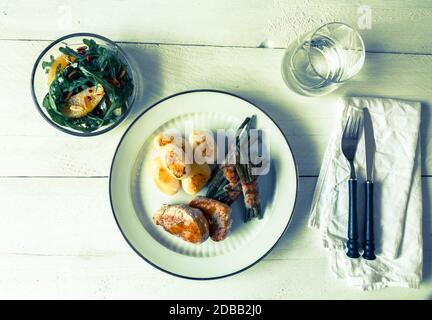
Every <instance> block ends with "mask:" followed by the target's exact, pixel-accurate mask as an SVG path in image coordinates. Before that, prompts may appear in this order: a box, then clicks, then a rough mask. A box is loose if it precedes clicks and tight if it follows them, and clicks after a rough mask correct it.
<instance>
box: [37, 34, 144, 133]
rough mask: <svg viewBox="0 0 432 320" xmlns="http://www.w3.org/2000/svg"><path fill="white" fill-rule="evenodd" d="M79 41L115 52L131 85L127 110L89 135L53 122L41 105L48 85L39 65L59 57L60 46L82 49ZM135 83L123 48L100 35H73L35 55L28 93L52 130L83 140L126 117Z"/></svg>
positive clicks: (56, 41) (130, 105) (131, 64)
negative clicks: (91, 43) (88, 41)
mask: <svg viewBox="0 0 432 320" xmlns="http://www.w3.org/2000/svg"><path fill="white" fill-rule="evenodd" d="M83 39H89V40H90V39H93V40H94V41H95V42H96V43H97V44H99V45H101V46H104V47H106V48H107V49H110V50H113V51H116V52H117V53H118V56H119V58H120V60H121V62H122V63H123V64H124V65H125V67H126V71H127V73H128V75H129V77H130V78H131V79H132V84H133V91H132V94H131V95H130V97H129V98H128V108H127V109H126V110H125V111H124V112H123V114H121V115H120V116H118V117H117V118H116V119H115V120H114V121H113V122H111V123H109V124H106V125H103V126H101V127H99V128H98V129H96V130H94V131H89V132H83V131H80V130H77V129H73V128H71V127H68V126H63V125H60V124H58V123H56V122H54V120H53V119H52V118H51V116H50V115H49V113H48V111H47V110H46V109H45V107H44V106H43V99H44V97H45V95H46V94H47V92H48V90H49V85H48V78H47V76H48V75H47V73H46V72H45V70H44V69H43V68H42V62H43V61H50V56H51V55H52V56H54V58H55V57H57V56H59V55H60V54H61V52H60V51H59V48H60V47H64V46H69V47H70V48H72V49H77V48H79V47H81V46H83ZM138 80H139V77H138V75H137V72H136V68H135V67H134V66H133V61H132V60H131V59H130V58H129V57H128V55H127V54H126V53H125V52H124V51H123V49H122V48H120V47H119V46H118V45H117V44H116V43H114V42H113V41H111V40H109V39H107V38H105V37H103V36H100V35H97V34H94V33H74V34H69V35H66V36H63V37H61V38H59V39H57V40H55V41H54V42H52V43H51V44H50V45H49V46H48V47H46V48H45V49H44V50H43V51H42V53H41V54H40V55H39V57H38V58H37V60H36V62H35V64H34V66H33V71H32V75H31V93H32V97H33V101H34V103H35V105H36V107H37V109H38V111H39V113H40V114H41V115H42V117H43V118H44V119H45V120H46V121H48V123H49V124H51V125H52V126H53V127H55V128H57V129H59V130H60V131H63V132H65V133H68V134H72V135H75V136H84V137H85V136H95V135H100V134H102V133H105V132H107V131H109V130H111V129H113V128H114V127H116V126H117V125H118V124H119V123H120V122H122V121H123V120H124V119H125V118H126V117H127V115H128V114H129V112H130V111H131V109H132V107H133V103H134V101H135V98H136V95H137V90H138V87H139V85H140V84H139V83H138Z"/></svg>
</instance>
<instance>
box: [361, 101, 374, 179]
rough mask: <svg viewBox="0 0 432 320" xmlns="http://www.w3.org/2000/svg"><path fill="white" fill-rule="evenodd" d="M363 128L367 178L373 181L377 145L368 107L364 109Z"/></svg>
mask: <svg viewBox="0 0 432 320" xmlns="http://www.w3.org/2000/svg"><path fill="white" fill-rule="evenodd" d="M363 130H364V138H365V139H364V140H365V154H366V178H367V180H368V181H373V171H374V162H375V149H376V145H375V137H374V131H373V126H372V119H371V116H370V113H369V109H368V108H364V109H363Z"/></svg>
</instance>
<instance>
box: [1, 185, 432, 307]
mask: <svg viewBox="0 0 432 320" xmlns="http://www.w3.org/2000/svg"><path fill="white" fill-rule="evenodd" d="M315 182H316V179H315V178H302V179H300V189H299V198H298V205H297V207H296V210H295V213H294V216H293V220H292V224H291V226H290V227H289V229H288V231H287V233H286V234H285V236H284V237H283V238H282V240H281V242H280V243H279V244H278V245H277V247H276V248H275V249H274V251H273V252H272V253H271V254H270V255H269V256H268V257H267V258H265V260H263V261H261V262H260V263H258V264H257V265H256V266H254V267H252V268H251V269H249V270H247V271H245V272H243V273H241V274H238V275H236V276H233V277H230V278H227V279H221V280H215V281H207V282H206V281H190V280H184V279H178V278H175V277H173V276H170V275H167V274H165V273H163V272H161V271H159V270H157V269H155V268H153V267H151V266H150V265H148V264H147V263H146V262H145V261H143V260H142V259H141V258H139V257H138V256H137V255H136V254H135V253H134V252H133V251H132V249H130V248H129V247H128V245H127V244H126V242H125V241H124V240H123V239H122V236H121V235H120V232H119V231H118V230H117V226H116V225H115V222H114V219H113V217H112V213H111V209H110V206H109V199H108V194H107V187H108V179H107V178H100V179H94V178H92V179H86V178H62V179H60V178H42V179H41V178H0V194H1V195H2V201H1V202H0V212H1V215H2V223H1V224H0V298H8V299H9V298H21V299H22V298H61V299H66V298H97V299H104V298H106V299H111V298H123V299H124V298H130V299H135V298H144V299H145V298H147V299H158V298H165V299H179V298H182V299H217V298H224V299H253V298H255V299H269V298H271V299H286V298H290V299H298V298H306V299H318V298H321V299H331V298H335V299H390V298H391V299H426V298H431V296H430V293H431V291H432V264H431V261H432V250H431V249H432V247H431V245H432V241H431V240H432V224H431V214H432V213H431V212H432V210H431V208H432V202H431V198H432V179H431V178H424V179H423V184H424V186H425V188H424V198H425V201H424V203H425V208H424V212H425V219H424V222H425V223H424V237H425V238H424V241H425V249H426V252H425V257H424V258H425V266H424V274H425V279H424V281H423V283H422V285H421V288H420V289H418V290H406V289H386V290H378V291H374V292H362V291H360V290H357V289H350V288H348V287H347V285H346V284H345V282H344V281H342V280H336V279H335V278H334V277H333V276H332V275H331V273H330V270H329V264H328V260H327V254H326V252H325V251H324V250H323V249H322V248H320V241H319V239H318V235H317V233H316V232H314V231H313V230H311V229H308V228H307V215H308V211H309V206H310V201H311V195H312V192H313V188H314V185H315ZM185 287H188V290H186V291H185V290H184V288H185Z"/></svg>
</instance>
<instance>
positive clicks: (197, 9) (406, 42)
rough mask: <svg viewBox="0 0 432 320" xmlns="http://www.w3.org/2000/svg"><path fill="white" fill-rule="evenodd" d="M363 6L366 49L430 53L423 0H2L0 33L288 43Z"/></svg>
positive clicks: (430, 11)
mask: <svg viewBox="0 0 432 320" xmlns="http://www.w3.org/2000/svg"><path fill="white" fill-rule="evenodd" d="M362 5H363V6H364V5H366V6H367V7H366V9H364V8H365V7H361V6H362ZM368 8H370V13H371V22H372V27H371V29H370V30H369V29H364V30H362V31H361V34H362V36H363V37H364V39H365V43H366V46H367V49H368V50H369V51H375V52H377V51H379V52H383V51H384V52H405V53H406V52H409V53H432V44H431V42H430V37H431V30H430V23H429V22H430V19H431V18H432V3H431V2H430V1H421V0H416V1H397V0H392V1H385V2H383V1H380V0H369V1H367V2H363V1H349V2H347V1H343V0H330V1H329V0H314V1H304V0H294V1H283V0H273V1H267V0H261V1H250V0H241V1H229V0H211V1H208V0H194V1H181V0H146V1H140V0H133V1H110V2H109V3H107V2H106V1H102V0H93V1H85V0H77V1H74V2H65V1H52V0H44V1H37V2H35V1H25V0H19V1H2V2H1V3H0V38H1V39H55V38H58V37H60V36H62V35H64V34H68V33H72V32H79V31H91V32H95V33H99V34H103V35H106V36H108V37H110V38H112V39H114V40H121V41H144V42H151V43H176V44H198V45H222V46H248V47H256V46H258V45H259V44H260V43H262V42H263V41H264V40H266V39H271V40H273V42H274V44H275V46H277V47H286V46H287V44H288V43H289V42H291V41H292V40H293V39H295V38H296V37H297V36H298V35H301V34H303V33H305V32H307V31H310V30H313V29H315V28H317V27H318V26H320V25H322V24H324V23H327V22H331V21H343V22H346V23H348V24H351V25H353V26H359V27H361V25H359V24H358V23H359V19H360V20H361V19H362V16H364V15H365V11H364V10H366V12H368V10H369V9H368ZM35 12H37V14H35ZM23 22H25V23H23Z"/></svg>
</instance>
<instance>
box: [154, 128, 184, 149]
mask: <svg viewBox="0 0 432 320" xmlns="http://www.w3.org/2000/svg"><path fill="white" fill-rule="evenodd" d="M167 144H174V145H176V146H178V147H180V148H182V149H183V151H184V150H185V148H184V144H185V141H184V139H183V137H182V136H180V135H178V134H177V133H174V132H162V133H159V134H158V135H157V136H156V137H155V138H154V139H153V146H154V147H155V149H156V150H159V151H160V150H161V149H162V148H163V147H164V146H166V145H167Z"/></svg>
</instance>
